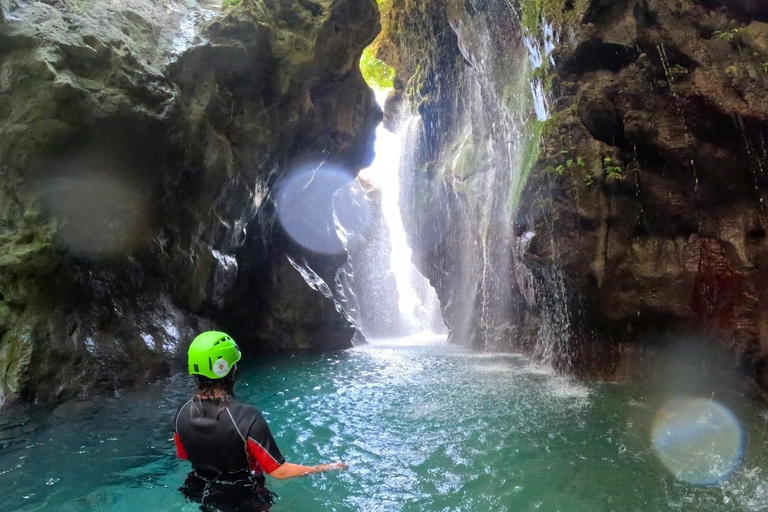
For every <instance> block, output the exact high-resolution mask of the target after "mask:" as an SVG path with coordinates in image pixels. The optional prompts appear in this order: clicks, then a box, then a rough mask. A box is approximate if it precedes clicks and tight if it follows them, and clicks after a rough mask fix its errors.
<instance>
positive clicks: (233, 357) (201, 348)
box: [187, 331, 241, 379]
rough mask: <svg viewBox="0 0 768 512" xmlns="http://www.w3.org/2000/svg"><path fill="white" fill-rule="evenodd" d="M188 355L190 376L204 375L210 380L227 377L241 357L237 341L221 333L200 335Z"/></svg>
mask: <svg viewBox="0 0 768 512" xmlns="http://www.w3.org/2000/svg"><path fill="white" fill-rule="evenodd" d="M187 355H188V359H187V361H188V362H187V364H188V366H189V374H190V375H202V376H203V377H208V378H209V379H221V378H224V377H226V376H227V374H228V373H229V372H230V370H232V367H233V366H234V365H235V363H237V362H238V361H239V360H240V357H241V354H240V349H239V348H238V347H237V343H235V340H233V339H232V337H231V336H229V335H228V334H226V333H223V332H219V331H208V332H204V333H202V334H200V335H198V336H197V338H195V339H194V340H193V341H192V344H191V345H190V346H189V352H188V353H187Z"/></svg>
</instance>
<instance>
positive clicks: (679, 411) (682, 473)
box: [652, 398, 744, 486]
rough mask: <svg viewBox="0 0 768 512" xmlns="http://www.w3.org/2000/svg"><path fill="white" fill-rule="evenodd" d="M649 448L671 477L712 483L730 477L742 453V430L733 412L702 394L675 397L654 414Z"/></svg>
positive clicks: (721, 481)
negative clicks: (651, 444) (650, 446)
mask: <svg viewBox="0 0 768 512" xmlns="http://www.w3.org/2000/svg"><path fill="white" fill-rule="evenodd" d="M652 442H653V449H654V450H655V451H656V455H657V456H658V458H659V460H660V461H661V463H662V464H663V465H664V467H665V468H666V469H667V470H668V471H669V472H671V473H672V474H673V475H674V476H675V478H677V479H678V480H681V481H683V482H686V483H688V484H691V485H697V486H713V485H718V484H721V483H723V482H724V481H726V480H727V479H728V478H730V477H731V476H732V475H733V473H734V472H735V471H736V470H737V469H738V467H739V464H740V463H741V459H742V457H743V455H744V432H743V430H742V428H741V425H740V424H739V420H738V419H737V418H736V417H735V416H734V414H733V413H732V412H731V411H730V410H728V409H727V408H725V407H724V406H722V405H721V404H719V403H717V402H713V401H712V400H708V399H705V398H679V399H675V400H670V401H669V402H667V403H666V404H665V405H664V406H663V407H662V408H661V409H660V410H659V412H658V413H657V414H656V419H655V421H654V425H653V431H652Z"/></svg>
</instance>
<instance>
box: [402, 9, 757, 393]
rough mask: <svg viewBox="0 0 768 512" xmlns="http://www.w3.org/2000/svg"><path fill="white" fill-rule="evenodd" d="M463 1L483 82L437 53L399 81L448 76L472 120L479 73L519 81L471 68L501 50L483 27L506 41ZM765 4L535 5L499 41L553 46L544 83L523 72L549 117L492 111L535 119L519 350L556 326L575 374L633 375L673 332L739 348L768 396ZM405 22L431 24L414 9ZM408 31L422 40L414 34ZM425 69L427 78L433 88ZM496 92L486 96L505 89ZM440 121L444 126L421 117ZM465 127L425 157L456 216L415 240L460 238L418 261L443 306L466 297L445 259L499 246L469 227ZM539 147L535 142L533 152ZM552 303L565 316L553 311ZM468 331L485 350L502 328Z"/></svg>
mask: <svg viewBox="0 0 768 512" xmlns="http://www.w3.org/2000/svg"><path fill="white" fill-rule="evenodd" d="M451 4H452V2H448V3H447V5H448V8H447V9H446V11H445V12H446V13H447V15H446V17H447V19H446V22H444V23H443V24H442V25H440V26H441V27H442V28H443V29H445V28H446V27H449V28H450V29H452V30H453V31H454V32H455V33H456V34H457V35H458V39H457V46H458V48H459V49H461V51H462V55H463V56H464V57H466V58H467V60H468V61H469V63H470V65H471V66H472V69H473V71H472V72H468V71H466V70H465V71H458V72H450V73H445V72H443V73H442V74H440V73H434V72H432V71H430V69H431V68H430V66H431V64H430V62H436V61H437V60H439V59H441V58H445V56H446V52H448V51H453V50H437V49H434V48H426V49H425V50H424V51H423V52H422V53H420V54H417V55H414V54H413V53H408V52H405V51H403V49H401V52H400V54H399V55H400V58H401V60H402V59H405V60H407V58H411V59H414V61H415V62H419V63H420V65H419V69H418V71H416V70H415V67H416V66H415V65H414V66H413V68H409V67H408V66H406V65H403V64H401V68H400V69H398V71H399V72H400V73H401V75H402V76H401V77H400V78H401V80H402V81H403V82H407V83H408V84H410V85H415V86H416V87H418V84H421V83H424V84H430V83H434V82H430V80H432V81H434V80H441V81H442V84H441V87H440V91H441V94H443V95H445V94H453V95H454V96H453V99H454V101H453V103H451V101H447V103H449V104H453V105H458V106H459V107H458V108H459V109H462V104H465V105H466V103H467V102H468V100H467V99H466V98H467V86H466V83H467V78H466V77H467V76H470V77H472V76H474V77H475V79H476V80H477V81H478V82H483V81H484V82H485V83H486V84H493V83H496V84H498V82H499V81H505V82H507V83H509V82H511V79H510V77H509V72H508V71H506V72H505V69H504V68H503V67H502V66H500V63H501V62H502V61H499V60H496V61H494V60H493V59H490V58H486V59H485V60H484V61H474V59H473V58H472V56H473V55H475V54H477V52H473V48H474V47H477V46H478V45H479V44H481V43H482V41H484V40H485V39H484V36H483V35H482V34H479V30H478V28H477V27H478V26H479V27H481V28H482V27H485V29H487V27H491V29H493V27H494V21H493V20H490V21H488V22H483V23H482V24H480V25H477V23H475V25H474V28H473V25H472V23H473V22H472V20H477V19H478V17H479V16H482V9H481V8H480V7H483V8H485V9H491V10H493V9H494V7H493V2H469V3H465V4H471V5H472V6H474V7H475V9H474V11H473V10H472V9H468V8H466V5H465V6H463V8H462V9H461V10H459V9H458V7H456V6H454V8H453V9H452V8H451V7H450V6H451ZM481 4H482V5H481ZM395 5H397V2H396V4H395ZM765 8H766V7H765V3H764V2H752V1H749V0H744V1H736V2H720V1H715V0H701V1H690V0H683V1H679V2H666V1H662V0H659V1H656V0H643V1H629V2H626V1H611V0H600V1H596V0H584V1H575V2H569V1H563V2H537V1H533V2H527V1H526V2H520V4H519V5H518V9H517V10H516V11H515V14H513V15H510V16H508V17H504V16H498V15H497V16H496V18H497V19H498V20H500V21H499V22H500V23H501V22H504V23H507V22H509V20H512V21H513V22H514V24H515V25H516V26H517V27H518V30H520V31H521V32H520V37H515V36H514V35H510V36H509V38H508V39H507V40H506V41H498V40H497V43H498V44H501V45H503V46H506V47H507V48H509V49H510V53H514V52H515V51H516V48H519V46H520V44H521V42H523V43H525V44H526V45H532V46H533V47H535V48H536V49H537V51H534V52H533V54H536V53H537V52H538V55H532V58H531V60H532V61H533V62H532V64H531V65H530V67H529V68H528V69H531V68H533V69H532V70H530V71H526V70H525V68H526V66H525V65H523V66H522V67H521V68H522V71H521V73H522V74H523V75H524V76H525V78H526V83H527V84H532V85H533V86H534V88H536V87H540V88H541V90H543V91H544V92H545V95H544V96H545V98H546V104H545V105H544V104H537V103H536V102H535V101H534V99H533V98H531V99H529V100H528V103H526V102H523V106H522V107H521V106H520V103H517V102H507V103H506V104H505V105H502V104H500V103H498V102H494V103H493V104H494V105H496V106H497V108H507V109H510V110H511V111H515V112H523V115H524V117H525V119H523V120H522V122H521V123H520V124H518V125H515V129H516V130H518V131H519V130H522V132H521V133H523V134H527V135H526V136H523V137H522V138H521V139H520V140H521V141H522V142H521V143H519V146H518V148H517V149H514V148H513V149H512V151H519V153H520V154H522V155H523V156H522V158H521V161H520V163H519V165H518V166H517V167H515V166H511V167H510V168H511V169H512V170H511V171H510V172H511V173H512V174H513V175H515V176H517V174H516V173H517V169H522V170H523V171H522V172H523V174H524V175H525V173H529V175H526V178H525V179H524V181H523V186H522V187H521V188H520V194H519V201H516V202H515V201H513V202H512V204H511V205H510V207H509V208H508V209H507V214H508V215H509V217H510V219H512V224H513V225H512V226H511V228H512V236H511V238H510V239H509V240H504V241H503V244H504V245H506V247H507V255H508V258H509V259H511V260H513V261H514V262H517V263H521V264H522V265H517V264H513V265H512V266H511V270H510V272H509V277H508V282H509V283H510V289H511V291H510V292H509V293H510V297H511V298H510V302H509V305H508V307H505V308H504V309H505V311H504V313H503V315H500V317H499V318H497V319H494V320H493V321H492V322H489V324H490V327H491V328H493V329H495V330H496V331H497V332H499V331H502V334H501V335H500V339H501V340H502V343H506V344H507V345H508V346H509V347H512V348H516V349H519V348H521V347H522V348H523V349H526V348H528V349H530V348H531V347H534V346H535V345H536V344H537V343H538V340H539V339H540V338H541V337H542V335H543V333H546V334H547V336H551V335H552V331H553V327H552V326H553V325H555V326H556V327H555V328H554V331H555V334H556V341H555V343H554V344H553V345H552V348H553V350H554V362H555V365H556V366H557V367H558V368H560V369H563V370H568V371H572V372H575V373H579V374H583V375H596V374H597V375H602V376H623V375H625V374H628V373H631V369H632V367H633V366H634V362H635V361H636V359H637V358H638V357H642V356H640V354H643V353H646V354H649V353H652V352H653V351H654V349H653V347H654V343H657V342H658V340H659V339H660V338H659V337H660V336H661V335H662V334H669V333H674V332H687V333H695V335H696V336H699V337H700V338H702V339H707V340H711V341H713V342H715V343H717V344H719V345H720V346H723V347H727V348H729V349H731V351H732V353H733V354H734V356H735V357H734V361H736V362H737V363H738V364H740V365H741V366H742V367H743V369H744V370H745V372H746V373H747V375H748V376H750V377H752V378H753V379H754V380H755V381H757V382H758V384H759V385H760V386H761V387H762V388H763V389H765V388H766V387H768V372H767V371H766V368H768V366H766V361H768V359H766V353H768V352H766V347H768V339H766V335H765V332H766V329H765V326H766V324H765V311H766V310H767V308H768V302H767V297H766V295H765V293H766V292H765V289H766V288H765V279H766V278H765V276H766V269H763V268H762V266H763V264H762V261H764V260H765V256H766V254H765V251H766V247H767V246H766V245H765V239H766V237H765V232H766V225H767V224H768V218H767V217H766V213H765V206H764V205H765V202H766V199H768V198H767V197H766V186H767V185H768V183H766V178H765V169H766V168H768V167H767V165H768V154H767V153H766V150H765V148H766V145H765V142H764V139H765V138H766V136H768V110H766V108H767V105H768V104H766V102H765V97H766V94H768V65H767V64H766V63H767V62H768V53H766V44H765V40H766V37H765V36H766V29H765V27H766V24H765V23H766V19H765V16H766V10H765ZM498 12H500V11H497V14H498ZM393 16H395V17H397V16H400V17H401V18H402V20H407V19H417V18H419V17H420V16H421V14H420V13H418V12H415V11H414V10H413V9H412V8H411V7H407V6H406V5H405V4H403V5H400V10H399V11H398V12H395V13H394V14H393ZM399 27H400V28H401V30H408V31H409V32H408V33H409V34H410V36H409V37H415V33H414V32H410V29H408V28H407V27H408V24H407V23H405V22H401V23H400V25H399ZM508 33H509V34H514V30H513V31H510V32H508ZM399 37H400V38H404V37H406V36H403V35H401V36H399ZM526 37H527V38H528V39H525V38H526ZM393 40H394V41H397V37H395V38H393ZM427 41H429V38H427ZM532 42H533V43H532ZM411 47H416V46H415V45H411ZM436 53H441V56H439V57H438V56H436ZM537 61H538V62H537ZM424 70H426V72H427V73H428V77H426V78H424V77H420V78H419V77H418V76H419V72H424ZM473 73H474V74H473ZM478 77H479V78H478ZM499 77H501V78H499ZM404 89H405V91H406V92H407V90H408V86H406V87H405V88H404ZM483 90H484V91H486V94H485V96H484V97H485V98H486V99H487V98H488V97H489V95H488V93H487V91H491V90H493V87H491V86H488V85H486V86H485V88H484V89H483ZM410 98H411V101H412V102H413V104H414V107H415V108H417V109H418V110H419V111H421V109H425V108H426V109H427V110H430V109H431V108H432V107H431V106H430V105H428V104H425V103H424V102H423V99H422V101H420V100H419V96H418V94H411V95H410ZM464 108H465V109H467V110H471V109H470V108H469V107H466V106H465V107H464ZM544 108H546V113H545V117H544V118H543V119H542V118H541V110H543V109H544ZM489 111H492V110H489ZM429 115H437V114H436V111H431V114H429V113H428V114H427V115H426V116H423V115H422V117H423V118H424V119H429ZM457 117H458V118H460V114H459V116H454V118H457ZM526 119H527V120H526ZM460 125H461V123H460V122H456V123H453V125H451V124H448V125H445V124H443V125H442V130H443V134H442V136H440V137H432V140H431V141H430V142H428V143H427V146H428V147H435V148H436V150H435V151H434V153H433V155H432V156H431V157H429V158H425V159H424V162H432V163H431V164H430V165H428V166H427V165H426V164H424V165H425V167H426V169H434V170H436V171H438V172H436V174H435V176H436V178H434V179H433V180H432V183H433V184H436V183H439V184H444V185H445V186H444V187H443V188H447V190H448V192H447V195H448V196H449V197H452V198H455V199H452V201H453V205H451V206H449V207H448V211H444V210H441V209H440V208H432V207H424V208H423V209H422V210H420V211H419V215H418V216H415V217H414V218H413V219H412V220H413V222H414V223H415V224H417V227H416V228H412V229H417V230H418V229H422V230H425V229H427V226H428V225H434V223H435V222H442V226H443V227H444V228H445V229H446V231H444V232H443V233H441V234H439V235H438V236H437V238H436V239H435V240H433V241H432V242H430V243H429V244H428V245H427V246H419V247H416V250H417V253H418V254H419V256H420V257H421V258H422V259H423V265H422V268H423V269H424V270H425V272H426V273H427V275H431V276H432V277H433V278H434V282H436V283H437V285H438V289H441V290H442V291H441V300H442V299H444V298H445V297H450V296H451V295H452V293H455V288H456V282H457V280H456V279H440V278H438V276H439V274H440V272H442V273H443V274H445V273H446V271H448V272H451V273H453V274H454V275H456V274H457V273H459V272H460V270H458V266H457V264H456V263H457V261H456V260H455V259H454V260H453V262H452V261H451V259H450V258H448V257H446V255H449V254H453V253H457V252H462V251H463V252H464V253H465V254H466V252H467V251H468V250H471V248H469V249H468V248H467V246H468V245H470V244H467V242H466V241H462V240H461V237H460V236H458V233H463V234H464V235H465V239H466V237H468V236H477V239H478V241H480V242H482V241H483V240H482V235H477V233H478V232H479V231H481V230H479V229H478V226H479V225H478V223H477V220H476V219H472V217H471V216H468V215H467V213H466V212H467V211H470V212H471V211H472V207H473V205H474V206H477V205H479V204H480V202H479V201H478V200H477V198H478V197H479V196H478V195H477V192H476V191H471V192H470V193H469V194H463V195H462V190H461V189H460V188H459V187H457V186H456V183H457V180H456V179H455V178H456V176H457V174H458V172H457V170H456V169H451V168H450V166H446V164H445V162H447V161H453V162H455V161H457V151H456V148H457V147H458V145H457V141H459V140H461V138H460V137H461V129H460ZM451 126H453V127H454V131H453V132H451ZM457 126H459V128H456V127H457ZM472 127H473V129H475V130H476V125H472ZM530 134H533V136H528V135H530ZM424 136H426V137H430V135H429V133H426V134H425V135H424ZM476 139H477V137H475V140H476ZM528 140H535V141H536V144H535V148H534V149H533V150H531V149H530V147H528V146H529V145H528V144H527V142H526V141H528ZM531 156H532V158H531ZM483 165H484V164H479V163H478V162H477V159H472V162H471V163H470V164H469V165H467V166H466V167H467V169H468V170H465V171H464V174H465V175H466V176H468V178H465V181H470V180H472V179H473V176H475V177H478V176H481V175H484V173H485V171H484V170H483V169H487V166H486V167H483ZM425 167H421V168H420V169H416V170H414V169H412V172H415V173H418V172H419V171H422V172H423V170H424V169H425ZM445 169H449V171H450V172H449V173H447V174H446V173H445ZM475 179H477V178H475ZM497 183H498V184H502V183H501V182H497ZM502 185H503V184H502ZM430 189H431V190H433V191H435V190H437V187H436V186H433V185H430ZM431 194H432V195H433V196H434V195H436V194H437V192H431ZM448 204H449V205H450V204H451V201H448ZM467 219H469V221H467ZM406 225H407V226H408V223H406ZM497 238H498V237H497ZM487 240H491V238H488V239H487ZM521 242H522V243H521ZM461 244H464V246H462V245H461ZM474 245H476V244H474ZM462 247H463V248H462ZM487 247H494V245H493V244H490V245H487ZM553 276H554V277H553ZM555 297H557V299H556V300H554V299H553V298H555ZM553 307H554V308H557V310H559V311H560V312H562V314H561V315H559V316H555V317H553V316H552V315H551V314H549V313H548V311H551V310H552V309H553ZM448 312H450V310H448ZM476 316H477V315H476ZM456 322H457V319H456V318H454V323H456ZM449 323H450V320H449ZM468 325H469V327H468V335H469V337H470V339H472V337H473V335H475V334H476V333H478V332H480V331H482V330H483V329H486V330H487V329H488V327H489V326H488V324H486V325H483V324H482V323H480V324H477V323H476V324H472V323H471V322H470V323H469V324H468Z"/></svg>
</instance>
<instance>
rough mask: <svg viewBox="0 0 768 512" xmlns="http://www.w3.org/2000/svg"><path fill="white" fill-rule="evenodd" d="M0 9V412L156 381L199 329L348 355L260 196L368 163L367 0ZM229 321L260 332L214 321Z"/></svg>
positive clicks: (371, 26) (345, 337) (249, 347)
mask: <svg viewBox="0 0 768 512" xmlns="http://www.w3.org/2000/svg"><path fill="white" fill-rule="evenodd" d="M0 11H1V12H2V13H3V14H2V18H0V175H1V176H2V180H1V181H0V205H1V206H0V328H1V329H2V333H3V334H2V339H1V341H0V359H1V360H2V361H1V362H0V368H2V371H1V372H0V402H3V401H5V400H8V399H12V398H21V399H23V400H26V401H47V400H52V399H61V398H66V397H70V396H75V395H84V394H89V393H92V392H102V391H104V392H109V391H112V390H114V389H116V388H118V387H122V386H126V385H132V384H138V383H141V382H146V380H148V379H151V378H155V377H157V376H161V375H165V374H168V372H169V371H171V369H172V368H178V367H180V365H179V363H180V361H181V359H183V357H180V356H179V355H180V354H183V349H184V347H185V343H186V342H188V341H189V340H190V339H191V336H192V335H193V333H194V332H195V331H198V330H200V329H204V328H208V327H211V326H213V322H217V323H218V326H219V327H221V328H224V329H228V330H232V331H233V334H234V333H237V334H239V336H238V341H239V342H240V344H241V345H242V346H243V347H244V349H245V350H246V351H251V352H258V351H259V350H264V349H266V348H274V347H279V348H294V347H301V348H305V347H317V346H334V347H336V346H341V345H344V344H349V340H350V339H351V335H352V334H351V329H350V327H349V325H348V324H347V323H346V320H345V319H344V318H343V317H341V316H340V315H339V314H338V312H337V311H336V310H335V309H334V308H333V306H332V305H330V301H328V300H327V299H326V298H325V297H323V296H322V295H321V294H318V293H316V292H315V291H313V290H311V289H310V288H309V287H307V286H303V287H302V286H299V285H300V284H301V283H298V282H297V281H296V279H297V277H296V276H292V275H290V270H292V269H289V268H286V258H285V250H286V248H285V246H284V244H283V242H282V241H281V240H282V238H281V236H282V235H281V234H280V229H279V227H278V226H277V225H276V223H275V218H274V205H273V203H272V195H271V193H272V191H273V188H274V187H275V185H276V183H278V182H279V181H280V179H281V177H282V176H284V175H285V174H286V173H288V172H290V170H291V169H292V168H293V167H294V166H296V165H298V164H300V163H304V162H307V161H314V160H320V159H322V160H327V161H331V162H334V163H335V164H337V165H340V166H343V167H345V168H346V169H348V170H349V172H350V173H352V174H354V173H356V172H357V171H358V170H359V169H360V168H362V167H364V166H366V165H367V163H368V162H369V161H370V159H371V157H372V151H371V150H372V142H373V130H374V127H375V125H376V124H377V123H378V121H379V120H380V116H381V114H380V112H379V110H378V107H377V106H376V105H375V102H374V101H373V94H372V92H371V91H370V90H369V89H368V88H367V86H366V85H365V83H364V81H363V79H362V77H361V75H360V72H359V70H358V68H357V61H358V60H359V56H360V54H361V52H362V50H363V48H364V47H365V46H366V45H367V44H368V43H370V41H372V40H373V38H374V37H375V36H376V34H377V32H378V27H379V20H378V16H377V10H376V5H375V2H374V0H362V1H361V0H341V1H338V0H334V1H331V0H320V1H316V2H300V3H296V2H294V1H290V0H280V1H263V0H243V2H242V3H240V4H239V5H237V6H234V7H230V8H228V9H226V10H224V11H221V8H220V3H219V2H217V1H214V0H200V1H196V2H181V1H176V0H169V1H168V2H150V1H145V0H119V1H118V0H100V1H98V2H91V1H88V0H57V1H46V2H41V1H32V2H16V1H14V0H3V2H2V3H0ZM249 238H252V239H258V240H259V241H260V242H259V244H254V245H249V244H248V243H247V240H248V239H249ZM251 247H253V250H254V251H255V252H249V248H251ZM296 251H298V252H300V250H299V249H296ZM334 265H335V266H338V265H339V262H338V261H333V262H330V263H329V264H328V267H329V269H330V268H331V267H333V266H334ZM334 268H335V267H334ZM251 273H253V274H255V275H258V276H259V277H260V279H261V280H260V281H259V282H258V286H263V288H259V289H256V290H252V289H248V288H247V287H243V286H241V285H240V284H239V283H241V282H251V275H250V274H251ZM297 275H298V274H297ZM299 279H300V278H299ZM254 297H255V299H254ZM262 301H263V302H262ZM255 308H258V314H253V312H254V309H255ZM233 309H234V310H236V311H233ZM243 309H244V310H245V311H247V312H250V313H251V316H252V317H254V318H260V319H262V320H263V321H262V322H255V323H253V322H252V323H249V329H238V328H237V327H238V326H237V325H232V324H231V323H229V322H231V321H232V319H233V318H236V317H237V316H238V315H242V314H243V312H242V310H243ZM267 311H271V312H273V313H275V315H274V316H275V317H276V318H277V322H272V321H271V320H269V318H267V317H268V315H267V316H264V315H263V314H262V313H265V312H267ZM306 312H311V314H310V315H309V317H308V318H307V320H306V321H305V322H303V323H302V322H299V323H297V324H295V325H293V322H292V320H291V318H294V319H295V316H296V315H297V314H305V313H306ZM270 343H271V346H270V347H267V346H266V345H268V344H270Z"/></svg>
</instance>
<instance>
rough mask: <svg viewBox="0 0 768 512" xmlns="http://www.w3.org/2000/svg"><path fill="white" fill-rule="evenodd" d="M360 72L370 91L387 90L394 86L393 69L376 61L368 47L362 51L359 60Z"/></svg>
mask: <svg viewBox="0 0 768 512" xmlns="http://www.w3.org/2000/svg"><path fill="white" fill-rule="evenodd" d="M360 71H361V72H362V73H363V78H365V81H366V83H368V85H369V86H370V87H371V88H372V89H379V90H387V89H391V88H392V86H393V85H394V81H395V70H394V68H392V67H391V66H388V65H387V64H386V63H384V62H383V61H380V60H379V59H377V58H376V56H375V55H374V54H373V50H371V48H370V47H368V48H366V49H365V51H363V56H362V57H361V58H360Z"/></svg>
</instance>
